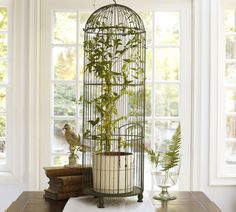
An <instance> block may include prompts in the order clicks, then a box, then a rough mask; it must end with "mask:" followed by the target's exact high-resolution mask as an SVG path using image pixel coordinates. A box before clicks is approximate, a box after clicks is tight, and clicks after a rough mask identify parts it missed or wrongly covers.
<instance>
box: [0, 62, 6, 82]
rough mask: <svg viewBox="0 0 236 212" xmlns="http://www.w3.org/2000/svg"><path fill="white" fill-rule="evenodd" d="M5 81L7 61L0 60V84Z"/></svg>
mask: <svg viewBox="0 0 236 212" xmlns="http://www.w3.org/2000/svg"><path fill="white" fill-rule="evenodd" d="M6 80H7V61H3V60H2V61H1V60H0V82H4V81H6Z"/></svg>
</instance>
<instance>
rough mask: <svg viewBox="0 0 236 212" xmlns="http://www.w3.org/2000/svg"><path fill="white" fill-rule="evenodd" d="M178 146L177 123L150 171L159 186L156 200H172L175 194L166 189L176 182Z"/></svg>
mask: <svg viewBox="0 0 236 212" xmlns="http://www.w3.org/2000/svg"><path fill="white" fill-rule="evenodd" d="M180 148H181V127H180V124H179V125H178V127H177V129H176V131H175V133H174V135H173V136H172V138H171V140H170V142H169V144H168V145H167V150H166V151H165V152H161V153H158V154H159V161H158V162H159V163H158V164H157V163H154V165H155V168H154V171H153V172H152V174H153V176H154V179H155V181H156V184H157V185H158V186H159V187H160V188H161V192H160V194H159V195H158V196H154V197H153V198H154V199H158V200H164V201H165V200H174V199H176V197H175V196H172V195H171V194H169V192H168V191H167V189H168V188H169V187H171V186H173V185H175V184H176V183H177V180H178V176H179V170H180V162H181V160H180Z"/></svg>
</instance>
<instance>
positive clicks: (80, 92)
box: [77, 83, 83, 122]
mask: <svg viewBox="0 0 236 212" xmlns="http://www.w3.org/2000/svg"><path fill="white" fill-rule="evenodd" d="M78 96H79V98H78V100H77V103H78V104H77V106H78V115H79V117H83V104H82V102H79V100H80V98H82V97H83V84H82V83H79V85H78ZM81 122H82V120H81Z"/></svg>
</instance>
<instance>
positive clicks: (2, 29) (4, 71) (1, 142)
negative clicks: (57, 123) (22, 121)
mask: <svg viewBox="0 0 236 212" xmlns="http://www.w3.org/2000/svg"><path fill="white" fill-rule="evenodd" d="M8 38H9V36H8V8H7V7H6V6H5V5H4V6H3V5H1V4H0V171H5V170H6V169H7V166H8V165H9V160H8V159H9V157H8V154H9V149H8V146H9V144H8V141H9V140H8V138H7V133H6V132H7V123H6V122H7V96H8V87H9V74H8V69H9V44H8V43H9V41H8Z"/></svg>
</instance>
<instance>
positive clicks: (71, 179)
mask: <svg viewBox="0 0 236 212" xmlns="http://www.w3.org/2000/svg"><path fill="white" fill-rule="evenodd" d="M82 181H83V179H82V175H79V176H67V177H55V178H50V181H49V185H51V184H53V185H55V186H66V185H75V184H82Z"/></svg>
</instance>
